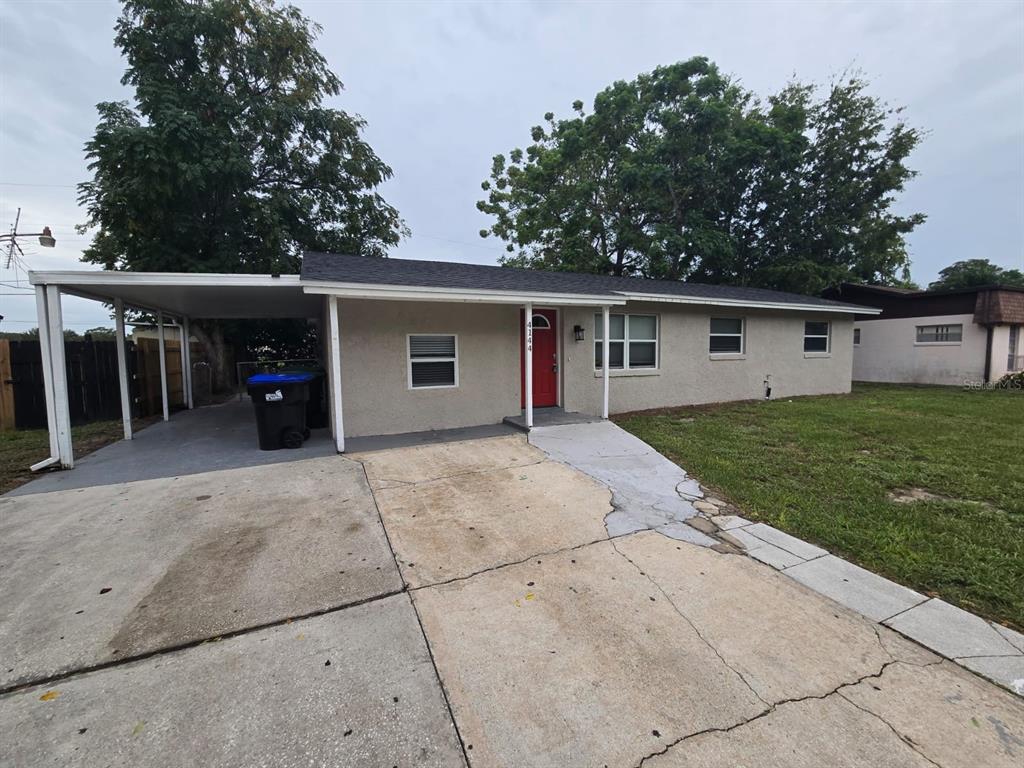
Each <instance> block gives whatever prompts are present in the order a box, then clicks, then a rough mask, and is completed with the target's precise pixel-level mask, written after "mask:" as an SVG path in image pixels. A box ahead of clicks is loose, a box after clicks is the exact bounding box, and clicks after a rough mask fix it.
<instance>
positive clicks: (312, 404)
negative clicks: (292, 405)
mask: <svg viewBox="0 0 1024 768" xmlns="http://www.w3.org/2000/svg"><path fill="white" fill-rule="evenodd" d="M280 372H281V373H309V374H312V376H313V378H312V379H310V380H309V400H307V401H306V427H307V428H308V429H323V428H324V427H326V426H327V424H328V414H327V399H326V397H325V396H324V395H325V394H326V389H327V387H326V384H327V376H326V374H325V373H324V371H323V369H322V368H318V367H315V366H314V367H301V368H284V369H282V370H281V371H280Z"/></svg>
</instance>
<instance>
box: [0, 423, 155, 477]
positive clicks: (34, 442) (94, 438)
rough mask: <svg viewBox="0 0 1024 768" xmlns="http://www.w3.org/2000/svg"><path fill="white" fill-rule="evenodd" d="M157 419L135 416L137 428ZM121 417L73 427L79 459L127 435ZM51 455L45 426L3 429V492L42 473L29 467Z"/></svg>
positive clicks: (0, 438) (0, 471) (0, 442)
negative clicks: (16, 429)
mask: <svg viewBox="0 0 1024 768" xmlns="http://www.w3.org/2000/svg"><path fill="white" fill-rule="evenodd" d="M154 421H155V418H153V417H148V418H145V419H133V420H132V424H133V428H134V429H136V430H139V429H142V428H143V427H145V426H148V425H149V424H152V423H153V422H154ZM123 430H124V427H123V425H122V423H121V420H120V419H117V420H116V421H94V422H92V423H90V424H83V425H82V426H80V427H72V428H71V444H72V447H73V448H74V452H75V458H76V459H79V458H81V457H83V456H85V455H86V454H89V453H92V452H93V451H95V450H97V449H98V448H102V447H103V446H104V445H107V444H108V443H112V442H114V441H115V440H120V439H121V438H122V437H124V431H123ZM49 455H50V438H49V437H48V435H47V432H46V430H45V429H26V430H22V431H20V432H14V431H11V432H0V493H7V491H9V490H11V489H13V488H17V487H18V486H19V485H23V484H25V483H27V482H28V481H29V480H31V479H33V478H34V477H38V475H35V474H33V473H32V472H31V471H29V467H30V466H32V465H33V464H35V463H36V462H37V461H42V460H43V459H45V458H46V457H47V456H49Z"/></svg>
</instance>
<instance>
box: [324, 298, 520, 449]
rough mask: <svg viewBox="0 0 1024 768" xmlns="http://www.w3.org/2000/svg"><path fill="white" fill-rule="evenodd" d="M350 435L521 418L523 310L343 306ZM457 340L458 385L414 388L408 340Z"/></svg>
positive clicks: (505, 307) (344, 383) (435, 305)
mask: <svg viewBox="0 0 1024 768" xmlns="http://www.w3.org/2000/svg"><path fill="white" fill-rule="evenodd" d="M338 314H339V325H340V326H341V383H342V390H341V391H342V413H343V414H344V420H345V435H346V436H347V437H360V436H364V435H388V434H397V433H401V432H420V431H424V430H430V429H451V428H454V427H469V426H475V425H479V424H496V423H498V422H500V421H501V420H502V419H503V418H504V417H505V416H510V415H514V414H517V413H519V410H520V408H519V375H520V373H519V307H517V306H512V305H501V304H473V303H459V304H454V303H453V304H449V303H442V302H418V301H364V300H348V299H339V301H338ZM410 333H454V334H457V335H458V365H459V383H458V386H457V387H451V388H445V389H410V388H409V382H408V349H407V343H408V342H407V334H410Z"/></svg>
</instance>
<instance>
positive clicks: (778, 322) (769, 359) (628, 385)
mask: <svg viewBox="0 0 1024 768" xmlns="http://www.w3.org/2000/svg"><path fill="white" fill-rule="evenodd" d="M562 312H563V313H564V314H563V317H562V329H563V331H562V333H563V340H562V349H563V351H564V358H565V359H564V363H563V371H564V381H565V385H564V393H563V405H564V407H565V408H566V410H569V411H579V412H582V413H588V414H600V412H601V399H602V380H601V376H600V374H599V373H595V371H594V339H595V334H594V313H595V312H600V309H599V308H564V309H563V310H562ZM622 312H625V313H635V314H654V315H657V316H658V318H659V323H658V325H659V333H658V339H659V342H658V345H659V349H658V357H659V368H658V369H657V370H654V371H647V370H640V371H612V372H611V373H610V379H611V380H610V382H609V411H610V412H611V413H623V412H625V411H635V410H643V409H647V408H662V407H667V406H675V405H695V404H700V403H713V402H723V401H727V400H751V399H757V398H762V397H764V380H765V377H766V375H770V376H771V385H772V397H773V398H779V397H791V396H794V395H820V394H834V393H844V392H849V391H850V381H851V367H852V361H853V353H852V348H853V319H852V316H851V315H840V314H822V313H817V312H804V311H798V312H784V311H776V310H752V309H726V308H722V309H720V310H719V309H716V308H713V307H703V306H702V307H695V306H687V305H683V304H668V303H650V304H648V303H641V302H630V303H629V304H627V305H626V308H625V309H622V308H619V307H616V308H613V314H618V313H622ZM712 316H715V317H743V318H745V320H746V323H745V327H746V331H745V336H746V338H745V347H746V349H745V353H744V354H743V355H740V356H732V357H733V359H728V358H726V357H724V356H712V355H711V354H710V353H709V352H708V343H709V338H708V337H709V334H710V330H711V328H710V326H711V317H712ZM807 320H829V321H831V324H832V326H831V329H832V338H831V352H830V353H829V354H828V355H821V354H811V353H808V354H805V353H804V351H803V343H804V322H805V321H807ZM574 325H582V326H583V328H584V329H585V334H586V340H585V341H582V342H577V341H574V339H573V331H572V329H573V326H574Z"/></svg>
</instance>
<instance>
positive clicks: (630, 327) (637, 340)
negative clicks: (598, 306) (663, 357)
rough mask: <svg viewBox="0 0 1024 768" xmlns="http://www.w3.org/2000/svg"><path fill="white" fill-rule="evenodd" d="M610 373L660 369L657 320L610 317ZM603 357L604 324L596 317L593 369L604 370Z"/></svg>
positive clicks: (637, 317)
mask: <svg viewBox="0 0 1024 768" xmlns="http://www.w3.org/2000/svg"><path fill="white" fill-rule="evenodd" d="M609 328H610V329H611V332H610V333H609V334H608V361H609V366H608V367H609V369H611V370H615V369H619V370H637V369H648V370H650V369H653V368H657V367H658V316H657V315H611V316H610V317H609ZM603 353H604V320H603V318H602V317H601V315H600V314H595V315H594V368H595V369H597V370H601V368H602V367H603V366H602V360H601V356H602V354H603Z"/></svg>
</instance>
